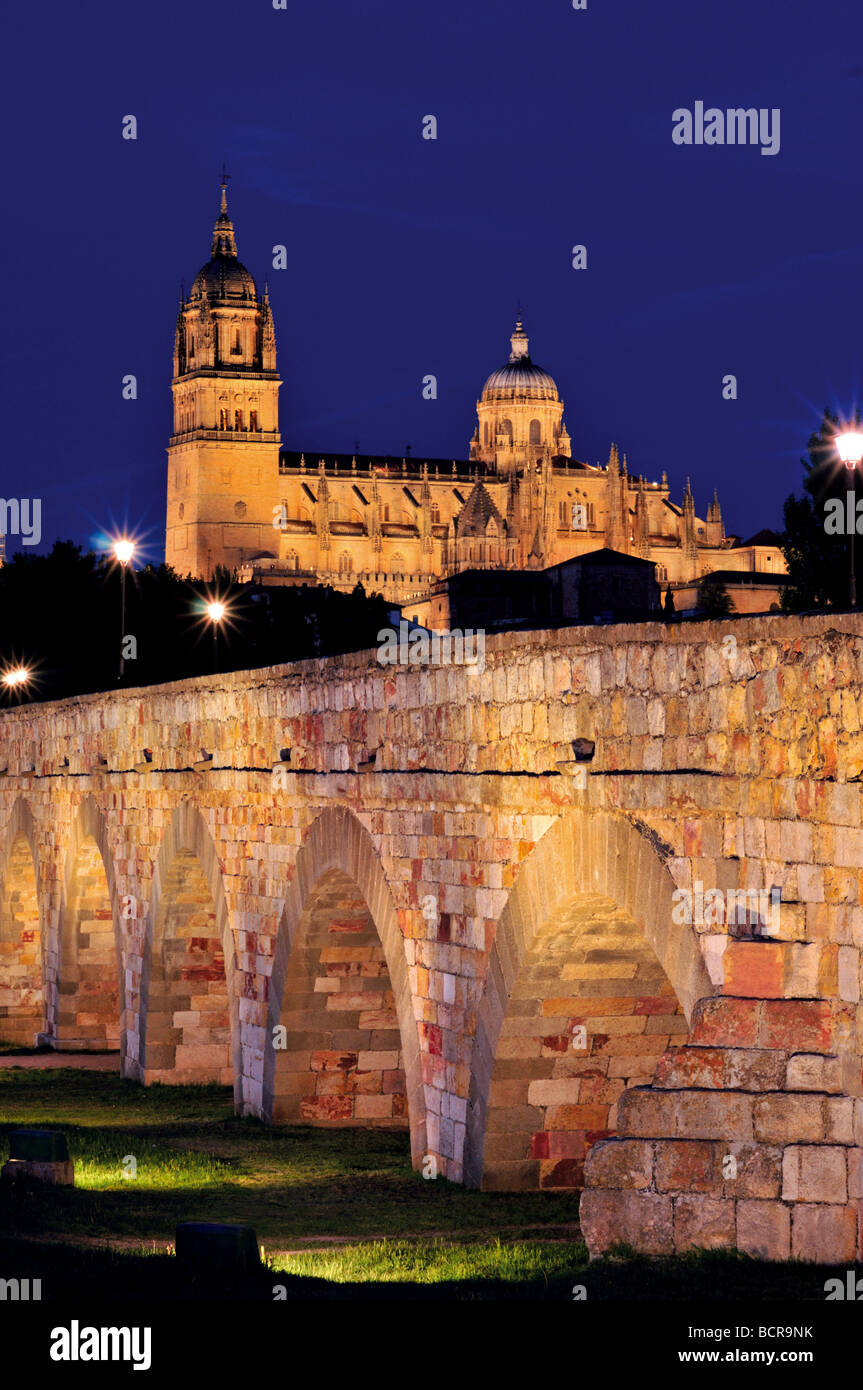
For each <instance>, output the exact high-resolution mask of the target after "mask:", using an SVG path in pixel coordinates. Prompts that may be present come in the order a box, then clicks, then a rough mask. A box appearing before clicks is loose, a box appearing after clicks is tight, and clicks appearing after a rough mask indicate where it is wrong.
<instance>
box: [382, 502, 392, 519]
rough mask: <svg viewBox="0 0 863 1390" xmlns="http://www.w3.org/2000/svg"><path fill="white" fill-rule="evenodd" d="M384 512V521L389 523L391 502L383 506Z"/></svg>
mask: <svg viewBox="0 0 863 1390" xmlns="http://www.w3.org/2000/svg"><path fill="white" fill-rule="evenodd" d="M382 511H383V518H384V521H389V519H390V504H389V502H384V505H383V507H382Z"/></svg>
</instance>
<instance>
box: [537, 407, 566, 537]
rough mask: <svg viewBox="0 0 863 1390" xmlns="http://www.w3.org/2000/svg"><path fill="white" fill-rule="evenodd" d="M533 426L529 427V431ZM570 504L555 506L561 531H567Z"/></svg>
mask: <svg viewBox="0 0 863 1390" xmlns="http://www.w3.org/2000/svg"><path fill="white" fill-rule="evenodd" d="M532 428H533V425H531V429H532ZM570 510H571V504H570V503H569V502H558V504H557V524H558V526H559V527H561V529H562V530H564V531H568V530H569V520H570Z"/></svg>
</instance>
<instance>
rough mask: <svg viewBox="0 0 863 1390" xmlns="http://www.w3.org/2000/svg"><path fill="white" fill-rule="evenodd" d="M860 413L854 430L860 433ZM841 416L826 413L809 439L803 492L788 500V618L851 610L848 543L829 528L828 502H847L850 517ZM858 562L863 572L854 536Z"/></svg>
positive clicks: (862, 551) (785, 512)
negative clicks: (838, 439) (839, 443)
mask: <svg viewBox="0 0 863 1390" xmlns="http://www.w3.org/2000/svg"><path fill="white" fill-rule="evenodd" d="M859 425H860V414H859V411H858V413H857V416H856V422H855V425H854V427H855V428H859ZM838 429H839V417H838V415H836V414H834V413H833V412H832V411H830V410H825V411H824V415H823V418H822V420H821V424H820V426H819V429H818V431H817V433H815V434H812V435H811V436H810V438H809V443H808V445H807V451H808V454H809V457H808V459H801V460H800V462H801V465H802V467H803V473H804V476H803V493H804V495H803V496H802V497H796V496H795V495H794V494H793V493H792V494H791V495H790V496H789V497H787V498H786V500H785V506H784V509H783V515H784V520H785V529H784V531H783V534H782V539H781V542H780V544H781V547H782V553H783V555H784V556H785V563H786V566H787V568H788V575H789V578H790V579H791V583H790V584H789V585H787V586H786V588H785V589H784V591H783V594H782V607H783V610H784V611H785V612H786V613H798V612H800V611H801V610H802V609H809V608H845V607H847V605H848V565H849V556H848V538H847V537H846V536H844V535H835V534H834V535H831V534H828V532H827V530H826V529H825V524H824V523H825V514H826V508H827V504H828V502H830V501H831V500H833V499H835V500H838V501H839V502H841V504H842V509H843V513H844V508H845V499H846V494H847V490H848V478H847V476H846V470H845V469H844V468H843V466H842V464H841V463H840V461H839V459H838V456H837V454H836V444H835V436H836V433H837V431H838ZM852 543H853V544H854V562H855V568H856V569H857V572H858V573H860V564H861V561H863V547H861V546H860V542H859V540H858V538H857V537H856V536H855V537H853V541H852Z"/></svg>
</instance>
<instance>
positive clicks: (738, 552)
mask: <svg viewBox="0 0 863 1390" xmlns="http://www.w3.org/2000/svg"><path fill="white" fill-rule="evenodd" d="M280 385H281V382H280V380H279V374H278V370H277V366H276V337H275V326H274V323H273V313H272V309H271V307H270V302H269V295H268V292H267V289H266V287H265V288H264V291H263V293H262V294H261V293H259V291H258V288H257V286H256V283H255V280H254V278H253V277H252V275H251V273H250V272H249V271H248V270H247V269H246V267H245V266H244V265H243V264H242V262H241V261H240V260H239V259H238V255H237V242H236V237H235V234H234V226H233V223H232V221H231V218H230V215H229V213H228V207H227V194H226V188H225V181H224V180H223V182H222V194H221V209H220V211H219V215H218V217H217V219H216V224H215V227H214V231H213V240H212V245H211V248H210V259H209V261H208V262H207V263H206V264H205V265H204V266H203V267H202V269H201V270H200V271H199V272H198V274H197V275H196V276H195V279H194V281H193V283H192V286H191V290H190V292H189V294H188V296H186V295H185V294H184V295H183V296H182V298H181V303H180V309H179V313H178V316H177V327H176V336H175V343H174V373H173V382H172V388H173V397H174V431H173V434H172V435H171V439H170V444H169V447H168V495H167V518H166V542H165V558H166V560H167V562H168V563H169V564H170V565H172V566H173V568H174V569H175V570H176V571H177V572H178V573H179V574H181V575H191V576H193V577H196V578H201V577H202V578H209V577H211V576H212V574H213V572H214V570H215V569H216V567H217V566H224V567H226V568H228V569H230V570H234V571H236V572H237V573H238V576H239V577H240V578H241V579H244V580H256V581H258V582H261V583H265V584H267V583H269V584H315V583H317V584H327V585H331V586H333V587H334V588H337V589H343V590H347V589H352V588H353V587H354V586H355V585H356V584H357V583H358V582H359V583H361V584H362V585H363V587H364V588H365V589H366V591H367V592H370V593H381V594H383V595H384V597H385V598H387V599H389V600H390V601H391V602H393V603H394V604H399V605H408V606H409V605H411V604H419V603H422V601H423V600H425V599H427V598H428V595H429V593H430V592H431V590H432V588H433V587H435V586H438V587H439V585H440V583H441V582H442V581H446V579H447V577H448V576H451V575H454V574H457V573H458V572H460V571H463V570H468V569H482V570H488V569H521V570H529V569H538V570H543V569H547V568H548V567H549V566H552V565H556V564H558V563H560V562H561V561H564V560H568V559H571V558H572V557H575V556H579V555H583V554H585V553H588V552H594V551H597V550H601V549H610V550H613V551H617V552H621V553H623V554H626V555H631V556H636V557H639V558H641V559H644V560H648V561H651V562H652V563H653V564H654V565H655V567H656V577H657V580H658V581H659V582H660V584H662V585H663V587H664V586H666V585H670V586H671V589H672V592H673V593H674V596H675V601H676V603H677V606H678V607H682V606H684V604H685V601H686V596H692V595H693V594H694V591H695V586H697V582H698V580H699V578H700V577H701V576H702V575H703V574H705V573H707V572H709V571H715V572H717V573H721V574H722V575H723V577H724V576H725V575H726V574H727V573H728V572H733V573H735V574H739V575H740V577H741V581H742V580H743V578H744V575H749V576H754V578H755V579H758V580H759V581H760V580H762V579H763V580H765V581H767V582H768V584H769V583H771V582H772V583H773V584H774V585H775V584H776V583H778V582H781V581H780V580H779V579H778V576H781V575H783V574H784V571H785V564H784V559H783V556H782V553H781V551H780V550H779V549H778V548H777V546H776V544H775V540H776V537H775V536H773V534H772V533H770V532H762V533H760V534H759V535H758V536H756V537H754V538H753V539H752V541H750V542H746V543H741V541H740V539H739V537H736V536H727V535H726V534H725V529H724V526H723V521H722V512H721V509H720V505H719V500H718V497H717V495H716V492H714V494H713V500H712V502H711V503H710V505H709V506H708V509H707V515H706V516H705V517H704V518H702V517H700V516H698V515H697V514H696V510H695V501H694V498H693V495H692V492H691V490H690V487H689V483H688V481H687V485H686V490H685V492H684V494H683V498H682V501H681V503H680V504H679V505H678V504H677V503H676V502H673V501H672V500H671V496H670V492H669V487H668V481H667V478H666V475H665V473H663V474H662V479H661V481H659V482H656V481H651V482H648V481H647V479H646V478H645V477H644V476H642V475H640V474H637V473H635V472H631V471H630V468H629V465H628V462H627V459H626V456H625V455H623V457H622V458H621V456H620V454H619V452H618V449H617V447H616V446H615V445H614V444H612V445H611V448H610V453H609V457H608V462H607V464H605V466H604V467H603V466H600V465H598V464H597V465H594V464H590V463H586V462H582V461H580V460H579V459H577V458H574V457H573V455H572V447H571V441H570V436H569V433H568V432H567V428H566V425H565V423H564V418H563V401H562V400H561V398H560V393H559V392H558V389H557V385H556V384H555V381H554V379H553V378H552V377H551V376H550V375H549V373H548V372H547V371H545V370H544V369H543V368H542V367H540V366H539V365H538V364H537V363H536V362H534V361H533V360H532V358H531V356H530V352H529V344H528V337H527V334H526V332H525V329H524V325H523V323H522V320H521V316H519V317H518V319H517V321H516V324H515V329H514V331H513V333H512V336H511V338H510V353H509V358H508V360H507V361H506V362H504V364H503V365H502V366H501V367H499V368H498V369H497V370H496V371H494V372H492V374H491V375H490V376H489V377H488V379H487V381H486V383H485V385H484V387H483V389H482V394H481V396H480V399H479V400H478V401H477V404H476V412H477V424H476V429H475V431H474V434H473V438H472V439H471V441H470V446H469V457H468V458H467V459H425V460H419V459H415V458H394V457H389V456H382V455H369V454H363V455H361V454H357V455H354V456H350V455H347V454H332V453H330V454H323V455H322V454H321V453H320V452H318V451H314V452H309V453H308V454H306V453H305V452H297V451H293V450H286V449H283V448H282V447H281V439H280V434H279V413H278V392H279V386H280ZM768 576H773V579H772V581H771V580H770V579H768ZM745 587H746V585H745V584H743V585H742V589H743V588H745ZM749 587H750V588H751V587H752V584H751V583H750V585H749ZM742 589H741V591H742ZM771 592H772V591H771ZM764 593H765V590H764V588H763V585H762V586H761V588H760V589H759V592H758V595H757V598H756V604H757V602H762V603H763V601H764ZM681 600H683V602H681ZM735 606H737V607H744V608H746V607H748V608H749V609H750V610H753V604H752V603H749V604H748V605H747V603H746V601H745V599H744V601H743V602H742V603H741V602H738V601H737V597H736V595H735Z"/></svg>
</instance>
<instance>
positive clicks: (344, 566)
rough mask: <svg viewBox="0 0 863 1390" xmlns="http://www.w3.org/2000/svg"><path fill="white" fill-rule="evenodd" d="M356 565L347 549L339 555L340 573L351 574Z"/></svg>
mask: <svg viewBox="0 0 863 1390" xmlns="http://www.w3.org/2000/svg"><path fill="white" fill-rule="evenodd" d="M353 567H354V562H353V560H352V559H351V557H350V555H349V554H348V552H347V551H346V550H343V551H342V553H341V555H340V556H339V574H350V573H351V571H352V569H353Z"/></svg>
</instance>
